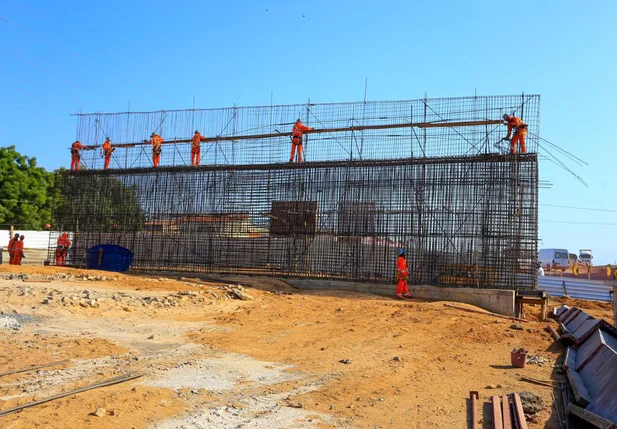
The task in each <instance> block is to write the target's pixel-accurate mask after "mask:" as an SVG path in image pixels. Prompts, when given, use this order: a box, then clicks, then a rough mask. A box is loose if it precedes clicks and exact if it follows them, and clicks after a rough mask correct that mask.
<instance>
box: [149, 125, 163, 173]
mask: <svg viewBox="0 0 617 429" xmlns="http://www.w3.org/2000/svg"><path fill="white" fill-rule="evenodd" d="M150 144H151V145H152V164H154V166H155V167H158V166H159V162H161V152H162V151H163V149H162V147H161V145H162V144H163V139H162V138H161V136H159V135H158V134H156V133H155V134H154V135H153V136H152V139H151V140H150Z"/></svg>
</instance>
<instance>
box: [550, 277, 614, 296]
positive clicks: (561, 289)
mask: <svg viewBox="0 0 617 429" xmlns="http://www.w3.org/2000/svg"><path fill="white" fill-rule="evenodd" d="M538 289H540V290H545V291H547V292H548V293H549V294H550V295H551V296H564V295H568V296H569V297H570V298H579V299H588V300H593V301H605V302H611V301H612V300H613V298H612V296H613V294H612V293H611V292H612V290H613V287H612V286H609V285H605V284H604V283H602V282H598V281H593V280H578V279H576V280H575V279H572V278H565V277H551V276H538Z"/></svg>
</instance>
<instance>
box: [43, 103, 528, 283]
mask: <svg viewBox="0 0 617 429" xmlns="http://www.w3.org/2000/svg"><path fill="white" fill-rule="evenodd" d="M302 113H304V120H305V124H307V125H310V126H314V127H315V129H316V130H315V134H308V135H307V136H305V139H306V140H305V141H304V145H305V153H306V154H307V158H308V162H304V163H288V162H285V161H287V160H288V158H289V157H288V151H289V149H290V140H289V136H288V132H289V129H286V130H285V135H273V132H272V131H274V134H276V133H277V132H279V131H280V134H283V130H279V128H282V127H283V126H287V127H291V124H293V122H294V121H295V119H296V117H297V116H302V115H301V114H302ZM503 113H514V114H516V115H517V116H521V117H522V118H523V119H524V120H525V122H526V123H527V124H528V134H527V137H528V139H527V149H528V153H527V154H516V155H509V154H507V151H508V150H509V147H508V148H505V147H504V146H500V144H503V142H501V138H502V137H504V136H505V130H504V128H505V127H504V126H503V125H501V123H500V119H501V115H502V114H503ZM416 115H417V116H416ZM230 118H231V122H229V121H230ZM310 118H313V120H312V121H310ZM224 120H227V121H228V122H229V124H226V125H223V126H222V127H221V128H219V129H218V131H217V135H216V136H214V137H211V139H212V140H211V141H208V142H206V143H204V144H203V145H202V153H204V152H205V156H204V157H202V161H204V162H203V163H202V165H200V166H187V165H186V164H187V163H186V160H185V157H182V156H181V155H182V152H183V150H184V149H182V148H190V144H189V143H187V142H182V141H180V142H177V143H170V144H169V145H168V146H165V148H164V152H163V153H164V154H165V153H170V152H171V153H174V152H175V153H177V157H176V158H175V159H174V157H173V156H171V155H170V156H168V157H167V158H165V157H163V162H162V163H161V167H159V168H153V167H151V166H150V165H151V164H149V161H150V159H149V157H148V152H147V151H148V147H147V146H146V145H141V144H140V143H139V139H140V138H141V137H142V136H143V135H144V134H145V137H147V135H149V133H147V132H145V131H146V130H152V131H154V130H155V129H153V128H156V127H154V126H153V125H154V124H156V123H157V121H158V122H159V123H160V124H165V125H164V126H165V127H166V128H165V130H166V131H169V132H170V135H178V136H180V138H177V139H176V140H177V141H179V140H188V138H190V132H191V130H192V129H193V128H201V129H202V130H203V131H205V130H207V129H216V128H215V127H216V122H217V121H221V123H222V122H224ZM189 121H190V122H189ZM78 123H79V127H78V135H79V136H81V141H82V143H95V142H96V140H97V138H98V135H99V134H98V133H99V132H101V130H105V133H104V134H109V135H110V137H111V138H112V141H114V142H116V141H118V140H120V139H121V137H122V136H123V134H124V135H125V140H123V141H124V143H122V144H123V145H126V146H122V145H120V146H118V148H119V149H120V150H117V151H116V153H115V154H114V155H115V156H116V160H117V161H118V162H117V163H116V165H115V167H118V166H119V165H123V168H114V165H113V164H112V168H111V169H109V170H99V169H97V168H100V167H101V165H100V162H99V161H100V159H99V158H98V154H97V153H96V152H97V151H96V149H98V147H94V149H95V150H94V151H86V152H85V153H84V160H85V161H86V162H85V164H86V165H87V168H85V169H82V170H80V171H74V172H69V171H62V172H59V173H58V175H57V181H56V183H57V195H58V198H57V200H56V201H57V202H56V206H55V209H54V225H55V226H56V227H57V231H56V233H55V234H52V238H51V243H50V260H51V261H52V262H53V261H54V260H55V252H54V249H55V240H56V239H57V237H58V234H59V233H60V231H71V232H73V233H74V243H73V247H72V248H71V250H70V251H69V254H68V258H67V263H68V264H70V265H80V264H82V263H83V259H84V254H85V250H86V249H88V248H89V247H91V246H94V245H97V244H101V243H110V244H118V245H121V246H124V247H127V248H128V249H130V250H131V251H132V252H133V253H134V255H135V258H134V261H133V265H132V268H134V269H143V270H164V271H170V270H171V271H179V272H183V271H185V272H208V273H246V274H268V275H276V276H296V277H311V278H328V279H346V280H358V281H373V282H390V281H393V279H394V276H395V272H394V271H395V262H396V255H397V252H398V249H399V248H405V249H407V260H408V265H409V267H410V278H409V282H410V284H435V285H448V286H465V287H480V288H506V289H528V288H535V286H536V275H535V271H536V267H535V264H536V260H537V257H536V255H537V227H538V217H537V215H538V159H537V155H536V149H537V136H538V134H539V131H538V128H539V96H537V95H531V96H529V95H524V96H521V95H518V96H497V97H470V98H454V99H437V100H433V99H424V100H412V101H397V102H366V103H365V102H362V103H340V104H327V105H326V104H324V105H313V104H310V103H309V104H307V105H295V106H269V107H249V108H237V107H234V108H229V109H218V110H217V109H209V110H187V111H175V112H152V113H123V114H93V115H80V116H79V119H78ZM196 123H197V124H198V125H199V127H198V126H196V125H195V124H196ZM226 126H227V127H229V128H230V130H229V132H227V128H225V127H226ZM99 128H101V130H99V131H97V129H99ZM161 128H162V126H161ZM170 130H173V132H172V131H170ZM187 130H188V131H187ZM221 130H222V131H221ZM275 130H276V131H275ZM324 130H325V131H324ZM159 134H161V135H162V136H163V138H165V133H162V132H160V133H159ZM204 135H207V133H204ZM128 137H132V138H133V139H132V141H131V139H129V138H128ZM167 141H169V140H167ZM187 145H188V146H187ZM189 151H190V149H189ZM209 151H214V152H213V153H211V152H209ZM217 153H218V154H217ZM88 154H89V155H88ZM88 156H90V158H88ZM123 160H124V161H123ZM126 166H128V167H130V168H124V167H126Z"/></svg>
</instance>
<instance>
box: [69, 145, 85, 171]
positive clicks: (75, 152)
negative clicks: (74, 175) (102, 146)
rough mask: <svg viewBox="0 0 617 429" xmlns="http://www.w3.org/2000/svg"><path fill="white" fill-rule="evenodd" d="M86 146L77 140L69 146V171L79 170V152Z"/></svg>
mask: <svg viewBox="0 0 617 429" xmlns="http://www.w3.org/2000/svg"><path fill="white" fill-rule="evenodd" d="M85 148H86V146H84V145H83V144H81V143H80V142H79V140H77V141H76V142H75V143H73V144H72V145H71V171H75V170H79V167H80V166H81V150H82V149H85Z"/></svg>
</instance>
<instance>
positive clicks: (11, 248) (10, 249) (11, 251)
mask: <svg viewBox="0 0 617 429" xmlns="http://www.w3.org/2000/svg"><path fill="white" fill-rule="evenodd" d="M17 240H19V237H17V238H11V239H10V240H9V245H8V247H7V251H8V252H9V265H13V254H14V253H15V243H16V242H17ZM609 277H610V276H609Z"/></svg>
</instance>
